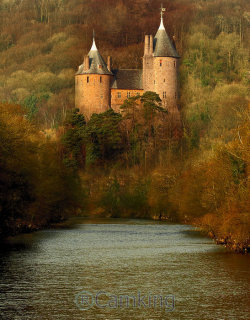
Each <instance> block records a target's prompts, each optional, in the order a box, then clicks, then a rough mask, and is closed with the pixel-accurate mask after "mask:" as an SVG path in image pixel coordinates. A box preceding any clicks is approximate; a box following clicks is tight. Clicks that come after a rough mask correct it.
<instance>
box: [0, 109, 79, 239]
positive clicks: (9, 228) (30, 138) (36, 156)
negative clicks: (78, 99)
mask: <svg viewBox="0 0 250 320" xmlns="http://www.w3.org/2000/svg"><path fill="white" fill-rule="evenodd" d="M0 141H1V144H0V236H2V235H8V234H15V233H18V232H22V231H28V230H33V229H37V228H40V227H42V226H46V225H48V224H49V223H51V222H56V221H60V220H61V219H64V218H66V217H67V216H68V214H69V213H70V214H73V213H74V212H75V211H76V210H77V209H82V208H83V202H84V199H85V195H84V192H83V189H82V186H81V182H80V179H79V177H78V175H77V174H76V173H75V172H74V171H73V170H71V169H69V168H67V167H65V166H64V164H63V163H62V161H61V159H60V153H59V145H58V143H57V142H56V141H50V140H49V139H46V137H45V136H44V135H43V134H41V132H39V130H38V129H37V128H36V127H34V126H33V125H31V124H30V122H29V121H28V120H26V119H25V117H24V116H23V111H22V109H21V108H20V107H18V106H16V105H9V104H0Z"/></svg>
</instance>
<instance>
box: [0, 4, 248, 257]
mask: <svg viewBox="0 0 250 320" xmlns="http://www.w3.org/2000/svg"><path fill="white" fill-rule="evenodd" d="M161 3H163V6H164V7H166V14H165V18H164V24H165V27H166V30H167V32H168V34H169V35H170V36H171V37H173V36H174V38H175V42H176V46H177V50H178V52H179V54H180V55H181V68H180V94H181V98H180V101H179V107H180V110H181V115H182V127H183V134H182V138H181V139H179V140H176V139H175V138H174V137H172V136H170V135H169V134H168V132H169V131H168V125H169V124H168V123H167V122H165V123H164V115H162V113H160V114H161V116H159V115H158V116H155V114H157V113H159V112H158V111H159V110H158V111H156V109H155V107H154V106H155V102H156V100H157V98H155V97H154V98H152V97H146V100H144V101H139V100H133V99H132V100H128V101H126V102H125V103H124V105H123V112H122V116H121V115H118V114H115V113H114V112H108V113H105V114H102V115H95V116H94V117H92V119H91V121H90V122H89V123H88V124H86V123H85V120H84V118H82V117H81V115H79V114H77V110H73V108H74V74H75V71H76V70H77V67H78V65H79V64H81V63H82V60H83V56H84V54H86V53H87V52H88V51H89V49H90V46H91V42H92V30H93V29H95V34H96V43H97V46H98V49H99V51H100V52H101V54H102V55H103V57H104V58H105V59H106V57H107V56H108V55H111V56H112V58H113V65H114V67H115V68H141V67H142V66H141V63H142V60H141V57H142V55H143V40H144V35H145V34H151V33H152V34H155V33H156V31H157V29H158V27H159V20H160V19H159V17H160V15H159V12H160V9H159V8H160V6H161ZM249 24H250V4H249V1H247V0H207V1H202V0H176V1H170V0H169V1H166V0H165V1H157V0H137V1H136V0H81V1H80V0H33V1H31V0H9V1H7V0H0V101H2V102H3V103H2V105H1V112H10V114H11V112H12V111H11V110H10V109H11V108H14V110H15V108H16V107H14V106H13V104H18V105H20V106H21V109H20V110H22V112H23V113H24V114H25V118H26V120H25V121H26V122H25V126H26V127H27V126H29V125H31V124H32V126H36V131H37V132H39V131H41V130H48V129H49V130H51V129H53V130H54V131H53V135H54V136H55V137H57V138H56V140H57V142H56V143H58V144H59V145H58V149H57V153H56V158H57V159H59V160H58V161H59V162H60V163H62V165H63V166H65V170H70V172H71V173H70V174H72V175H71V177H73V176H74V175H75V172H76V171H77V172H78V174H79V175H80V177H81V181H82V185H83V187H84V189H85V191H86V195H88V197H87V198H86V199H85V208H87V209H88V210H91V211H93V212H102V213H103V214H109V215H111V216H114V217H116V216H132V217H164V218H166V219H169V220H181V221H186V222H192V223H197V224H199V225H202V226H203V228H205V229H206V230H207V231H208V232H210V234H211V235H213V236H214V237H216V238H218V239H222V240H221V241H224V242H227V243H229V244H230V245H231V246H234V248H235V249H236V250H239V251H242V250H243V249H244V248H246V247H247V245H248V244H249V230H250V227H249V220H250V219H249V205H250V204H249V159H250V156H249V132H250V130H249V129H250V128H249V119H250V115H249V78H250V75H249V42H250V41H249V40H250V36H249V35H250V33H249ZM148 98H150V99H151V100H150V99H149V100H148ZM155 99H156V100H155ZM6 103H7V104H6ZM147 103H149V104H147ZM139 105H140V106H141V108H139V111H138V112H137V113H136V116H133V119H132V120H131V110H137V109H138V106H139ZM147 106H148V107H147ZM18 108H19V107H18ZM4 110H5V111H4ZM6 110H7V111H6ZM143 110H144V111H145V110H146V111H145V112H144V113H143ZM15 112H16V111H15ZM133 112H134V111H133ZM5 114H6V113H5ZM133 114H134V113H133ZM148 114H150V115H151V118H150V119H151V120H152V119H154V121H151V122H149V121H148V119H149V118H148V117H147V115H148ZM152 115H154V116H153V117H152ZM0 121H2V122H3V123H4V124H5V125H6V126H7V127H8V121H9V120H8V117H7V116H4V118H0ZM162 121H163V122H162ZM28 123H30V124H28ZM9 125H10V128H11V126H12V125H14V124H13V123H10V124H9ZM62 126H63V127H62ZM14 127H15V125H14ZM27 128H28V127H27ZM111 129H112V130H111ZM15 130H16V129H15ZM15 130H14V131H11V132H12V134H13V135H14V136H15V134H17V135H18V134H19V133H18V131H15ZM27 130H28V131H27V134H25V135H23V136H22V137H23V138H22V139H24V141H25V139H28V141H30V139H31V138H30V135H31V133H30V129H27ZM47 132H48V131H47ZM111 133H112V134H111ZM0 135H1V136H0V139H1V140H4V139H5V135H6V132H5V130H2V131H0ZM32 135H33V134H32ZM37 137H38V136H37ZM13 139H14V138H13ZM36 139H38V138H36ZM39 139H43V138H41V137H40V138H39ZM11 141H13V142H11ZM12 143H14V140H11V139H10V146H11V145H12ZM29 143H30V142H29ZM29 143H28V144H29ZM32 143H33V142H32ZM39 143H41V142H39ZM43 143H45V142H42V144H43ZM46 148H47V147H46ZM49 148H50V147H49ZM13 150H15V148H14V147H13ZM18 150H19V149H18ZM20 150H21V149H20ZM18 152H19V151H18ZM20 152H21V151H20ZM20 152H19V153H20ZM23 152H24V154H25V152H26V151H25V150H23ZM39 152H40V151H39ZM39 152H38V154H39ZM5 155H6V157H7V158H5ZM20 156H21V153H20ZM0 157H1V158H0V165H1V170H3V169H4V168H5V167H4V165H3V163H6V161H7V162H9V161H10V160H8V159H9V158H8V157H9V156H7V154H6V153H2V152H1V155H0ZM27 157H28V159H29V157H30V156H29V155H28V154H27ZM6 159H7V160H6ZM39 159H41V157H40V156H39ZM30 161H31V162H32V161H34V159H33V160H32V159H31V160H30ZM39 161H42V160H39ZM27 163H28V162H27ZM12 165H13V166H12ZM12 165H11V167H10V169H11V171H10V172H12V173H11V175H15V174H16V172H17V169H16V168H15V164H14V163H12ZM16 165H17V164H16ZM41 165H42V166H43V164H42V163H41ZM24 166H25V164H24ZM25 168H26V167H25ZM26 169H27V168H26ZM27 170H28V169H27ZM63 170H64V169H63ZM72 170H73V171H72ZM44 174H45V173H44ZM74 177H75V176H74ZM0 179H1V184H2V185H3V191H1V192H3V193H2V199H3V198H4V185H5V183H6V181H5V178H4V176H1V178H0ZM27 179H33V178H32V177H30V178H27ZM32 181H33V180H32ZM38 181H39V180H38ZM37 183H39V182H37ZM72 183H73V182H72ZM74 183H75V182H74ZM71 196H72V195H70V196H69V198H70V197H71ZM75 196H76V195H74V197H75ZM34 197H35V198H36V199H40V198H39V197H40V196H39V192H38V193H37V195H36V196H34ZM74 197H73V198H74ZM9 201H12V200H11V199H10V200H9ZM23 201H24V200H23ZM37 201H38V202H37V203H39V201H40V200H37ZM30 203H32V201H30ZM79 206H80V205H79ZM104 212H105V213H104ZM1 214H2V213H1ZM4 214H6V213H4ZM17 216H18V213H17Z"/></svg>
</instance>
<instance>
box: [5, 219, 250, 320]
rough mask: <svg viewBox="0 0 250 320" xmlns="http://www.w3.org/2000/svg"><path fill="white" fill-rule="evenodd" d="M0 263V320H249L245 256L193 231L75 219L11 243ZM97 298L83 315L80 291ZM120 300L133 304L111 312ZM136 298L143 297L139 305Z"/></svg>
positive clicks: (143, 223)
mask: <svg viewBox="0 0 250 320" xmlns="http://www.w3.org/2000/svg"><path fill="white" fill-rule="evenodd" d="M0 258H1V262H0V276H1V281H0V315H1V316H0V318H1V319H3V320H4V319H11V320H12V319H13V320H19V319H25V320H29V319H32V320H36V319H37V320H38V319H39V320H44V319H45V320H52V319H53V320H54V319H55V320H57V319H58V320H63V319H68V320H71V319H74V320H78V319H79V320H80V319H81V320H82V319H111V320H112V319H116V320H118V319H124V320H125V319H126V320H129V319H144V320H147V319H173V320H175V319H176V320H177V319H178V320H179V319H180V320H181V319H183V320H189V319H190V320H196V319H197V320H203V319H204V320H210V319H211V320H215V319H216V320H231V319H232V320H240V319H246V320H247V319H249V318H250V314H249V305H248V301H249V284H250V280H249V271H248V269H249V257H248V256H242V255H237V254H232V253H228V252H227V251H226V249H225V248H223V247H220V246H217V245H215V244H214V243H213V241H212V240H210V239H208V238H206V237H204V236H202V235H201V234H200V233H199V232H197V231H195V230H194V228H193V227H191V226H186V225H177V224H167V223H160V222H153V221H147V220H86V219H84V220H83V219H79V220H78V221H77V224H76V225H74V226H72V227H69V228H66V229H54V230H45V231H39V232H36V233H32V234H28V235H21V236H17V237H15V238H13V239H12V240H10V241H9V242H8V244H6V245H5V247H4V248H3V250H2V252H1V256H0ZM100 291H102V292H103V293H102V294H99V298H100V299H99V300H98V302H99V304H98V305H96V303H94V304H93V306H92V307H90V306H89V309H88V310H85V309H87V308H86V307H87V303H88V302H89V304H90V302H91V298H90V297H89V300H88V301H87V300H86V299H87V298H86V297H85V295H86V294H85V293H84V292H88V293H89V295H90V294H92V298H94V299H95V298H96V294H98V292H100ZM81 292H82V293H81ZM80 293H81V294H80ZM120 295H127V296H130V297H131V296H132V297H135V298H136V299H137V300H136V303H135V305H133V301H134V300H132V299H131V300H129V305H126V303H125V301H124V302H123V304H121V305H119V303H118V304H117V305H116V304H115V300H114V299H115V297H119V296H120ZM138 295H141V296H142V297H143V296H144V297H145V300H143V302H144V304H143V303H141V304H140V306H139V305H138V302H139V301H138ZM154 295H157V297H158V298H157V299H158V300H156V301H155V304H153V303H152V300H151V304H149V300H148V299H149V296H151V297H153V296H154ZM166 296H168V300H167V301H166V304H165V305H164V303H160V297H166ZM173 296H174V298H175V301H174V303H175V306H174V310H172V309H173V308H171V306H173ZM110 297H113V302H114V303H113V304H112V303H111V302H110ZM171 299H172V300H171ZM94 302H95V300H94ZM109 303H110V305H108V304H109ZM104 306H105V307H104ZM81 309H84V310H81ZM170 310H172V311H170Z"/></svg>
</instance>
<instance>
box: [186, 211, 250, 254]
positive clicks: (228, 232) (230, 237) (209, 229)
mask: <svg viewBox="0 0 250 320" xmlns="http://www.w3.org/2000/svg"><path fill="white" fill-rule="evenodd" d="M192 224H193V225H194V226H196V227H198V228H199V230H200V231H201V232H203V233H205V234H206V235H207V236H208V237H210V238H212V239H213V240H214V241H215V242H216V244H218V245H223V246H224V247H226V248H228V249H229V250H231V251H233V252H235V253H241V254H247V253H249V252H250V235H249V229H250V226H249V225H250V221H249V217H248V214H247V213H246V214H243V213H242V214H241V215H238V214H237V215H236V214H230V215H229V214H228V215H224V216H223V217H220V216H218V215H216V214H207V215H205V216H204V217H202V218H200V219H196V220H195V221H193V223H192Z"/></svg>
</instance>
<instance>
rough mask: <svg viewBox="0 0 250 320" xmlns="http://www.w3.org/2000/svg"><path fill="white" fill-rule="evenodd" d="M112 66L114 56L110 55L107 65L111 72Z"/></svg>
mask: <svg viewBox="0 0 250 320" xmlns="http://www.w3.org/2000/svg"><path fill="white" fill-rule="evenodd" d="M111 66H112V58H111V57H110V56H108V62H107V67H108V70H109V71H110V72H111Z"/></svg>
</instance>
